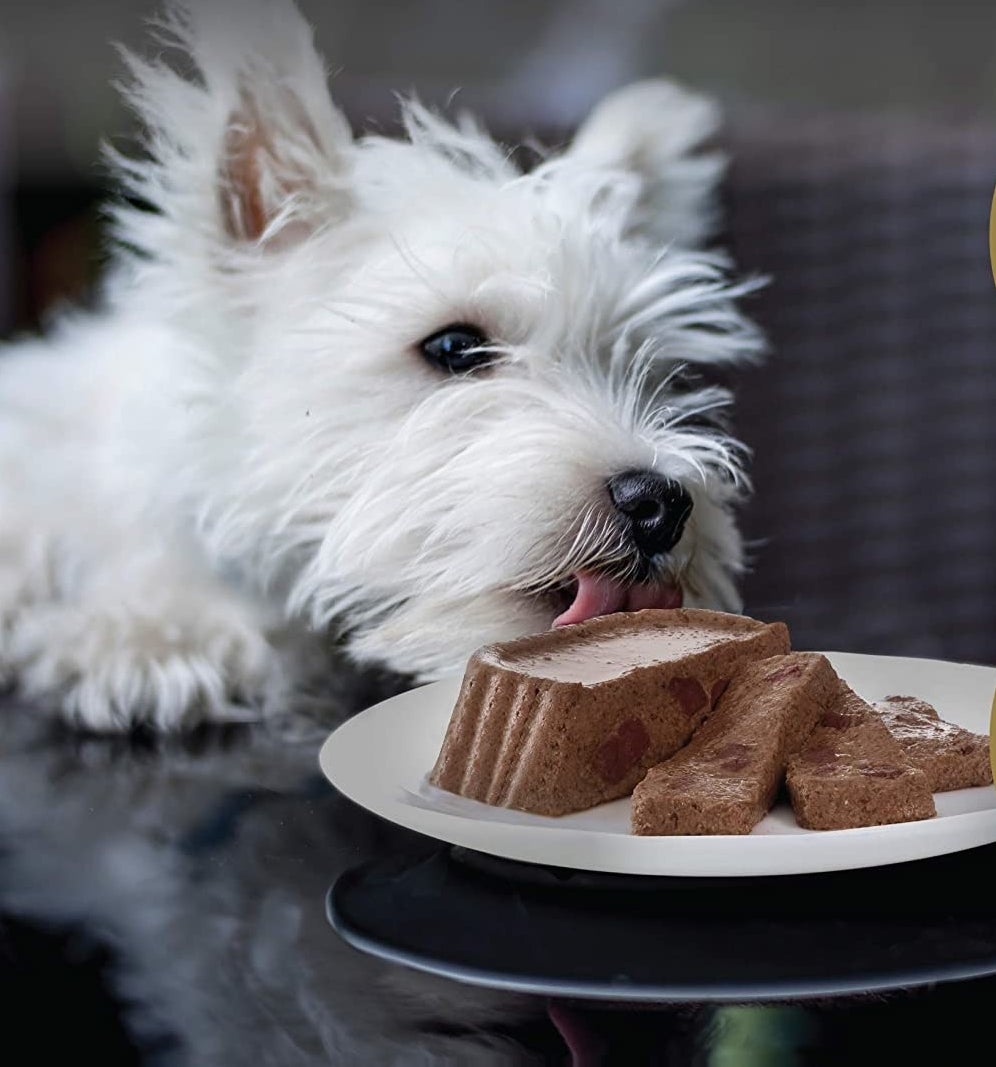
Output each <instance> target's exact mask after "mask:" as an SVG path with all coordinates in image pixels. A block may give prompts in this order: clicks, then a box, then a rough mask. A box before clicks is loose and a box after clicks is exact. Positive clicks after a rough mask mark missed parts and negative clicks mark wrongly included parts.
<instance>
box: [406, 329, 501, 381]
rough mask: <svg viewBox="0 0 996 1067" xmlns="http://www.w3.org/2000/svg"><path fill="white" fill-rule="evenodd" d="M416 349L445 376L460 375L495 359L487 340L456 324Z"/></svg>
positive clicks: (434, 335) (477, 333)
mask: <svg viewBox="0 0 996 1067" xmlns="http://www.w3.org/2000/svg"><path fill="white" fill-rule="evenodd" d="M419 348H420V350H421V352H422V355H423V356H425V358H426V359H427V360H428V361H429V362H430V363H431V364H432V365H433V366H434V367H438V368H439V369H440V370H443V371H446V373H447V374H463V373H464V372H465V371H469V370H473V368H474V367H483V366H484V365H485V364H488V363H490V362H491V361H492V360H493V359H494V355H495V354H494V352H493V351H490V350H489V348H488V339H487V337H485V336H484V334H483V333H481V331H480V330H479V329H477V327H476V326H466V325H464V324H462V323H458V324H456V325H453V326H447V327H446V328H445V329H442V330H439V331H437V332H436V333H434V334H432V336H431V337H427V338H426V339H425V340H424V341H423V342H422V343H421V344H420V345H419Z"/></svg>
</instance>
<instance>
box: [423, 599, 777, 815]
mask: <svg viewBox="0 0 996 1067" xmlns="http://www.w3.org/2000/svg"><path fill="white" fill-rule="evenodd" d="M621 627H626V628H632V629H633V630H636V629H641V630H645V629H646V628H648V627H649V628H656V629H659V630H660V632H661V657H662V659H661V661H660V662H657V663H653V664H649V665H645V666H638V667H635V668H633V669H631V670H629V671H627V672H626V673H622V674H619V675H617V676H615V677H612V678H609V679H606V680H604V681H600V682H596V683H592V684H582V683H580V682H561V681H556V680H554V679H551V678H543V677H538V676H537V675H535V674H533V673H529V672H526V671H523V670H520V669H516V667H515V665H514V661H515V658H516V656H523V655H534V654H539V655H543V654H545V653H546V652H549V653H551V654H555V653H556V651H557V650H558V649H562V648H572V647H582V648H583V646H584V644H585V642H587V641H589V640H590V639H591V638H593V637H595V638H597V637H600V636H604V635H606V634H612V633H614V632H619V631H620V628H621ZM690 628H697V629H709V630H712V631H715V633H716V643H715V644H714V645H712V646H711V647H708V648H706V649H704V650H702V651H698V652H694V653H691V654H688V655H685V656H681V657H677V658H673V659H668V658H667V655H668V653H667V643H668V633H669V632H675V631H681V630H687V629H690ZM788 650H789V636H788V630H787V629H786V628H785V626H784V625H782V624H781V623H772V624H765V623H761V622H757V621H756V620H753V619H746V618H744V617H742V616H735V615H727V614H724V613H722V612H711V611H704V610H697V609H679V610H669V611H658V610H647V611H641V612H632V613H627V614H624V615H613V616H607V617H605V618H599V619H592V620H590V621H589V622H586V623H582V624H580V625H579V626H571V627H564V628H562V629H560V630H555V631H550V632H549V633H545V634H538V635H534V636H531V637H526V638H521V639H519V640H518V641H510V642H507V643H504V644H500V645H490V646H487V647H486V648H483V649H480V650H478V651H477V652H476V653H475V654H474V655H473V656H472V657H471V660H470V662H469V664H468V666H467V671H466V674H465V675H464V680H463V685H462V686H461V690H460V694H459V697H458V699H457V703H456V706H455V708H454V711H453V715H452V717H451V719H450V724H449V727H448V729H447V732H446V737H445V739H444V741H443V745H442V748H441V750H440V753H439V757H438V759H437V761H436V765H435V767H434V769H433V771H432V773H431V775H430V779H429V780H430V782H432V784H433V785H436V786H438V787H440V788H441V789H446V790H448V791H449V792H452V793H458V794H460V795H462V796H466V797H470V798H472V799H474V800H480V801H484V802H486V803H489V804H495V805H500V806H503V807H509V808H516V809H518V810H521V811H530V812H535V813H537V814H542V815H564V814H567V813H568V812H572V811H581V810H583V809H586V808H590V807H594V806H595V805H596V804H601V803H604V802H605V801H608V800H615V799H616V798H618V797H622V796H626V795H627V794H628V793H630V792H631V791H632V789H633V787H634V786H635V785H636V783H637V782H639V781H640V779H641V778H643V776H644V774H645V773H646V771H647V769H648V768H649V767H651V766H653V765H654V764H655V763H659V762H661V760H664V759H667V758H668V757H669V756H671V755H673V754H674V753H675V752H676V751H677V750H678V749H679V748H681V746H682V745H684V744H685V743H686V742H687V741H688V739H689V737H690V736H691V735H692V733H693V731H694V730H695V729H696V727H697V726H698V725H699V723H700V722H701V721H702V720H703V718H704V717H705V715H706V713H707V712H708V711H709V710H710V709H711V708H712V705H713V703H714V700H715V699H716V698H718V696H719V693H720V691H721V688H722V687H724V686H725V685H726V684H727V683H728V682H729V680H730V679H731V678H732V677H733V675H734V674H735V673H736V671H737V669H738V668H739V667H740V666H741V665H742V664H743V663H745V662H748V661H753V660H758V659H766V658H768V657H770V656H774V655H779V654H783V653H786V652H788Z"/></svg>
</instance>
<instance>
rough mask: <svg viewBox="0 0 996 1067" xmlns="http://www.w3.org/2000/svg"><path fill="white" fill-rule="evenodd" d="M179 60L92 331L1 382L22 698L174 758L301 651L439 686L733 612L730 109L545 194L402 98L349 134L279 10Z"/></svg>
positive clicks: (685, 108)
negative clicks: (540, 654) (708, 247)
mask: <svg viewBox="0 0 996 1067" xmlns="http://www.w3.org/2000/svg"><path fill="white" fill-rule="evenodd" d="M161 29H162V34H163V38H162V39H163V41H164V42H165V44H164V47H166V49H167V51H166V56H167V60H168V58H169V56H170V51H169V49H173V48H176V49H179V52H178V53H176V54H177V56H178V62H177V64H176V65H175V66H171V65H170V63H169V62H167V60H163V59H157V60H156V61H154V62H144V61H141V60H139V59H137V58H135V57H134V56H130V55H129V56H127V57H126V59H127V62H128V65H129V68H130V71H131V75H132V83H131V86H130V89H129V98H130V100H131V102H132V103H133V104H134V106H135V107H136V108H137V110H138V112H139V114H140V116H141V118H142V120H143V122H144V125H145V128H146V130H147V149H148V152H147V157H146V158H142V159H141V160H132V159H125V158H121V157H115V165H116V167H117V171H118V174H119V176H120V178H121V179H122V181H123V188H124V190H125V191H126V192H127V193H128V194H129V196H130V199H129V200H128V201H125V200H122V201H121V202H120V203H118V204H117V205H116V206H114V207H113V209H112V215H113V221H114V225H115V232H116V237H117V243H118V247H119V251H118V253H117V256H116V265H115V269H114V270H113V272H112V276H111V277H110V279H109V282H108V284H107V287H106V293H105V299H104V308H103V310H101V311H100V312H99V313H97V314H95V315H93V316H83V315H76V316H69V317H66V318H65V319H64V320H63V321H62V322H61V324H60V325H59V326H58V327H57V328H56V329H55V330H54V331H53V332H52V335H51V336H49V337H47V338H45V339H43V340H39V341H29V342H26V343H21V344H18V345H17V346H15V347H13V348H11V349H10V350H8V351H7V352H6V354H5V355H4V357H3V359H2V360H0V671H2V673H3V674H4V675H6V676H7V677H8V679H10V680H16V682H17V683H18V685H19V686H20V688H21V690H22V691H23V692H24V693H26V694H28V695H30V696H32V697H37V698H41V699H42V700H43V701H47V702H49V703H51V704H52V705H58V706H59V707H60V708H61V709H62V711H63V713H64V714H65V715H66V716H67V717H69V718H70V719H71V720H73V721H75V722H77V723H79V724H81V725H83V726H85V727H88V728H92V729H100V730H103V729H118V728H122V727H126V726H128V725H130V724H132V723H135V722H139V721H144V722H148V723H150V724H152V725H153V726H156V727H159V728H164V729H169V728H177V727H181V726H184V725H188V724H190V723H192V722H194V721H197V720H200V719H203V718H222V717H231V716H233V715H252V714H257V713H259V712H260V711H262V710H265V708H266V707H267V705H268V704H269V703H275V702H277V701H282V700H284V699H285V698H286V696H287V693H288V691H289V689H291V688H292V687H293V686H294V684H295V682H296V680H297V677H298V675H297V672H298V671H300V670H303V669H304V668H303V667H302V662H303V660H304V658H305V657H304V656H303V652H305V651H307V650H309V649H311V648H313V646H314V644H315V641H314V639H313V638H311V639H310V641H309V639H308V638H307V634H308V633H309V632H310V633H312V634H314V633H318V634H320V635H323V637H322V642H321V643H323V644H325V645H327V646H328V647H331V646H332V645H333V643H338V647H339V648H340V649H342V650H344V651H345V653H346V654H347V655H348V656H349V657H350V658H351V659H352V660H353V661H355V662H357V663H360V664H362V665H367V664H369V665H377V666H381V667H386V668H389V669H391V670H393V671H401V672H405V673H409V674H413V675H417V676H419V677H422V678H431V677H433V676H436V675H439V674H441V673H443V672H447V671H450V670H452V669H454V668H458V667H460V666H461V665H462V663H463V661H464V659H465V657H466V656H467V654H468V653H469V652H470V651H471V650H472V649H473V648H475V647H476V646H478V645H480V644H482V643H484V642H487V641H491V640H495V639H499V638H506V637H510V636H512V635H516V634H520V633H523V632H528V631H533V630H537V629H542V628H546V627H549V626H550V625H551V623H553V622H554V621H555V620H557V621H559V622H562V623H564V622H576V621H580V620H582V619H584V618H587V617H590V616H591V615H594V614H600V613H605V612H609V611H616V610H626V609H635V608H639V607H645V606H654V605H656V606H674V605H676V604H679V603H681V602H682V600H683V601H684V603H685V604H689V605H704V606H713V607H718V608H726V609H736V608H737V607H738V597H737V593H736V588H735V578H736V575H737V573H738V571H739V570H740V569H741V565H742V563H741V560H742V555H741V543H740V539H739V536H738V533H737V529H736V526H735V522H734V518H733V516H732V512H731V509H732V507H733V506H734V505H735V503H736V502H737V499H738V498H739V496H740V495H741V494H742V493H743V491H744V489H745V479H744V476H743V474H742V472H741V459H742V449H741V448H740V447H739V446H738V445H737V443H736V442H734V441H733V440H732V439H731V438H730V437H728V436H727V435H726V433H725V432H724V430H723V427H722V423H721V421H720V420H719V419H718V417H717V411H718V410H719V409H720V408H722V406H723V405H725V404H726V403H727V402H728V400H729V396H728V394H727V393H726V392H725V391H723V390H721V389H719V388H716V387H705V386H702V385H701V384H697V382H698V379H697V378H696V376H695V374H694V373H693V374H691V375H689V374H688V373H687V372H688V371H689V370H691V371H693V372H694V371H695V369H696V368H701V367H708V368H714V367H720V366H729V365H733V364H736V363H738V362H742V361H745V360H750V359H752V358H754V357H756V356H757V354H758V353H759V351H760V348H761V342H760V338H759V335H758V333H757V331H756V330H755V329H754V328H753V327H752V325H751V324H750V323H749V322H748V321H747V320H746V319H745V318H744V317H743V316H742V315H741V314H740V312H739V311H738V310H737V308H736V306H735V302H736V300H737V298H738V297H739V296H740V295H741V294H742V293H744V292H745V291H746V290H747V289H748V288H750V284H749V283H748V284H741V285H734V284H731V283H729V282H728V280H727V278H726V274H725V271H726V266H725V262H724V260H723V259H722V258H721V257H717V256H716V255H713V254H708V253H705V252H703V251H702V250H701V246H702V244H703V242H704V241H705V239H706V238H707V237H708V236H709V234H710V232H711V227H712V224H713V220H714V212H713V193H714V190H715V186H716V183H717V181H718V179H719V177H720V175H721V172H722V160H721V159H720V158H719V157H718V156H717V155H716V154H710V153H702V152H701V151H700V149H701V148H702V146H703V144H704V142H705V141H706V140H707V139H708V138H709V136H710V135H711V134H712V133H713V131H714V129H715V126H716V114H715V111H714V109H713V107H712V106H711V105H710V104H708V103H706V102H704V101H703V100H701V99H699V98H698V97H695V96H692V95H690V94H688V93H686V92H684V91H683V90H680V89H678V88H676V87H675V86H673V85H670V84H668V83H664V82H647V83H643V84H639V85H636V86H633V87H631V88H629V89H624V90H622V91H620V92H618V93H616V94H615V95H613V96H611V97H610V98H609V99H607V100H606V101H605V102H604V103H602V104H601V106H600V107H598V108H597V109H596V110H595V112H594V113H593V114H592V115H591V116H590V118H589V119H588V120H587V121H586V122H585V123H584V124H583V126H582V127H581V129H580V131H579V133H578V134H577V136H576V137H575V138H574V140H573V142H572V143H571V144H570V145H569V147H567V148H566V149H565V150H564V151H562V152H558V153H555V154H551V155H549V156H548V157H547V158H545V159H544V160H542V161H541V162H540V163H539V164H538V165H537V166H536V167H535V168H534V169H532V170H531V171H529V172H528V173H522V171H521V170H520V169H519V168H518V167H517V166H516V165H515V164H514V163H513V161H512V159H511V158H510V156H509V154H508V153H507V152H506V151H505V150H504V149H503V148H501V147H500V146H498V145H497V144H495V143H494V142H493V141H492V140H490V139H489V138H488V137H487V136H486V135H485V134H484V133H483V132H481V130H480V129H479V128H478V127H477V126H475V125H474V124H473V123H472V122H471V121H470V120H468V119H463V120H461V121H460V122H459V123H457V124H455V125H453V124H450V123H449V122H447V121H445V120H443V119H442V118H440V117H438V116H437V115H434V114H432V113H430V112H428V111H427V110H425V109H423V108H422V107H421V106H419V105H418V104H417V103H411V102H409V103H406V104H404V105H403V111H402V115H403V120H404V126H405V130H406V132H407V138H406V139H405V140H400V141H397V140H391V139H388V138H385V137H380V136H367V137H363V138H360V139H354V137H353V136H352V134H351V133H350V130H349V127H348V126H347V123H346V121H345V119H344V118H343V116H342V114H341V113H340V112H339V111H337V110H336V108H335V107H334V105H333V103H332V101H331V99H330V97H329V95H328V90H327V85H326V77H325V71H324V68H323V66H322V63H321V61H320V59H319V57H318V56H317V54H316V53H315V50H314V47H313V44H312V40H311V34H310V31H309V29H308V27H307V26H306V24H305V23H304V21H303V20H302V19H301V17H300V15H299V14H298V13H297V11H296V10H295V9H294V8H293V7H292V5H291V3H290V0H272V2H270V3H264V2H263V0H253V2H252V3H240V4H237V5H235V6H234V7H232V8H231V9H230V5H226V4H225V3H224V2H216V3H213V4H210V3H206V4H200V3H196V2H195V0H189V2H187V0H174V2H173V3H171V4H170V6H169V9H168V12H167V15H166V17H165V19H164V22H163V25H162V27H161ZM309 654H310V653H309Z"/></svg>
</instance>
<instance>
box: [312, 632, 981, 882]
mask: <svg viewBox="0 0 996 1067" xmlns="http://www.w3.org/2000/svg"><path fill="white" fill-rule="evenodd" d="M827 655H828V656H829V657H830V660H831V661H832V663H833V665H834V667H835V668H836V669H837V671H838V672H839V673H840V675H841V676H842V677H843V678H846V679H847V681H848V682H849V683H850V684H851V686H852V687H853V688H854V689H856V690H857V691H858V693H860V694H861V695H862V696H863V697H865V698H866V699H872V700H877V699H880V698H881V697H883V696H887V695H889V694H891V693H909V694H912V695H915V696H918V697H922V698H923V699H924V700H927V701H929V702H930V703H931V704H933V705H934V706H935V707H936V708H937V710H938V712H939V713H940V715H941V717H942V718H945V719H947V720H949V721H950V722H954V723H958V724H959V725H961V726H964V727H967V728H968V729H969V730H974V731H975V732H976V733H987V732H988V728H989V713H990V705H991V702H992V699H993V689H994V687H996V670H994V669H993V668H990V667H974V666H968V665H965V664H958V663H943V662H940V661H937V660H924V659H894V658H890V657H886V656H860V655H854V654H851V653H844V652H830V653H827ZM458 688H459V679H456V678H453V679H447V680H446V681H442V682H436V683H435V684H434V685H428V686H424V687H423V688H421V689H414V690H412V691H411V692H408V693H402V694H401V695H400V696H396V697H392V698H391V699H390V700H385V701H384V702H383V703H382V704H377V705H376V706H375V707H372V708H369V709H367V710H366V711H364V712H362V713H361V714H359V715H357V716H356V717H355V718H352V719H350V720H349V722H347V723H345V724H344V725H343V726H341V727H340V728H339V729H338V730H336V731H335V733H334V734H332V736H331V737H330V738H329V739H328V740H327V741H326V742H325V744H324V745H323V746H322V752H321V758H320V759H321V766H322V770H323V771H324V772H325V774H326V775H327V777H328V778H329V780H330V781H331V782H332V784H333V785H334V786H335V787H336V788H337V789H338V790H340V792H342V793H344V794H345V795H346V796H348V797H349V798H350V799H351V800H354V801H356V803H357V804H359V805H361V806H362V807H364V808H367V809H369V810H370V811H372V812H374V813H375V814H377V815H380V816H382V817H383V818H385V819H388V820H389V821H390V822H393V823H397V824H398V825H400V826H404V827H407V828H408V829H410V830H416V831H418V832H419V833H422V834H427V835H428V836H430V837H434V838H437V839H438V840H440V841H447V842H450V843H451V844H455V845H464V846H466V847H467V848H471V849H476V850H477V851H479V852H487V853H490V854H492V855H495V856H504V857H506V858H507V859H514V860H524V861H527V862H531V863H544V864H550V865H553V866H556V867H572V868H576V869H579V870H590V871H613V872H617V873H622V874H666V875H765V874H805V873H808V872H814V871H833V870H846V869H848V868H853V867H874V866H877V865H879V864H884V863H901V862H903V861H905V860H915V859H923V858H925V857H927V856H938V855H941V854H943V853H945V852H957V851H960V850H961V849H966V848H972V847H974V846H976V845H983V844H987V843H988V842H991V841H996V790H994V789H993V788H992V787H991V786H987V787H983V788H979V789H962V790H959V791H958V792H953V793H938V794H936V796H935V801H936V803H937V817H936V818H934V819H928V820H925V821H923V822H913V823H900V824H898V825H895V826H873V827H868V828H866V829H858V830H830V831H822V832H820V831H812V830H803V829H801V828H800V827H799V826H797V825H796V823H795V820H794V819H793V817H792V813H791V811H790V810H789V809H788V808H787V807H783V806H778V807H776V808H775V810H774V811H772V812H771V814H770V815H768V817H767V818H766V819H765V820H764V821H763V822H762V823H761V824H760V825H759V826H758V827H757V828H756V829H755V830H754V832H753V833H752V834H750V835H749V836H747V837H732V836H717V837H634V836H632V835H631V834H630V833H629V803H630V802H629V800H628V799H625V800H617V801H614V802H612V803H610V804H603V805H601V806H600V807H597V808H592V809H591V810H590V811H583V812H578V813H577V814H575V815H565V816H562V817H561V818H549V817H545V816H541V815H529V814H526V813H524V812H516V811H509V810H507V809H505V808H495V807H491V806H489V805H486V804H479V803H477V802H476V801H473V800H465V799H464V798H462V797H457V796H453V795H451V794H449V793H444V792H442V791H441V790H438V789H434V788H433V787H432V786H429V785H427V784H426V782H425V776H426V773H427V772H428V771H429V769H430V768H431V767H432V764H433V762H434V761H435V758H436V753H437V752H438V751H439V746H440V744H441V743H442V739H443V734H444V733H445V730H446V724H447V723H448V722H449V718H450V712H451V711H452V709H453V702H454V700H455V699H456V695H457V690H458Z"/></svg>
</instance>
